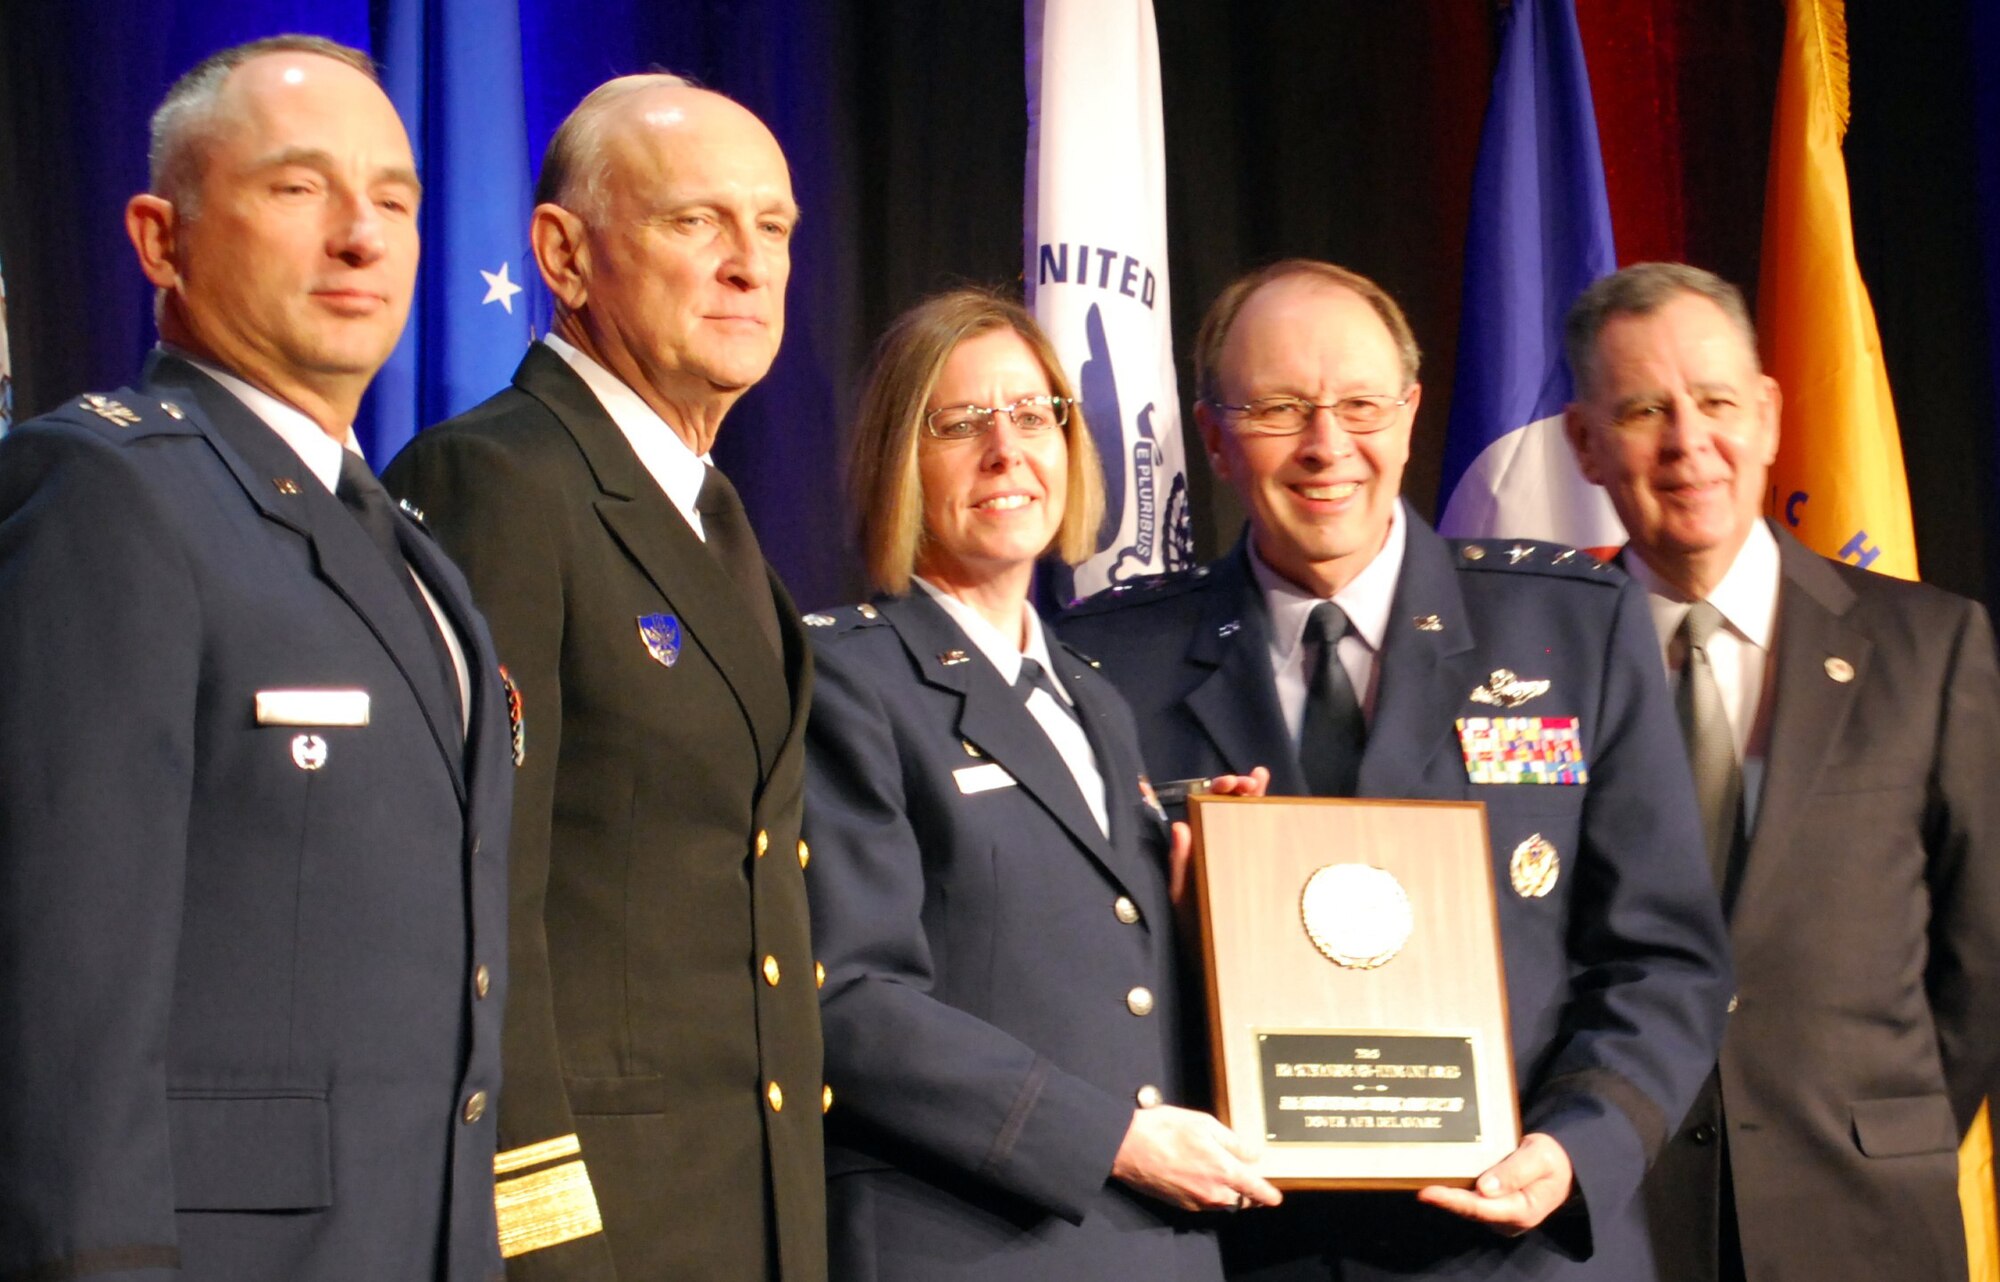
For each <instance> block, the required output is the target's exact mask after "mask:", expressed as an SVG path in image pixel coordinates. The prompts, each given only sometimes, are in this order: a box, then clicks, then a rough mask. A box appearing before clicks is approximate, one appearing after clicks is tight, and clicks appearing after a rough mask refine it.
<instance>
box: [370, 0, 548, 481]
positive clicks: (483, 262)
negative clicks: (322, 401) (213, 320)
mask: <svg viewBox="0 0 2000 1282" xmlns="http://www.w3.org/2000/svg"><path fill="white" fill-rule="evenodd" d="M377 12H378V13H379V14H380V15H381V23H380V25H379V26H378V27H377V28H376V39H375V54H376V60H377V61H378V62H380V63H381V64H382V71H383V87H384V88H386V89H387V90H388V91H389V98H390V100H391V101H393V102H394V103H395V104H396V110H397V111H398V112H400V113H401V114H402V117H403V123H404V124H405V125H406V126H407V127H408V129H409V131H410V145H411V146H412V147H413V148H414V149H415V150H416V156H417V170H418V172H419V173H420V174H422V175H423V180H424V200H423V208H422V213H421V222H420V224H419V225H420V228H421V230H422V234H423V265H422V267H421V268H420V269H419V271H418V274H417V296H416V301H415V303H414V305H413V306H412V307H411V309H410V324H409V327H408V328H407V329H406V330H404V332H403V340H402V342H401V343H399V344H398V345H397V347H396V351H395V354H394V355H393V356H391V357H390V358H389V363H388V364H387V365H385V366H384V367H383V369H382V372H381V373H380V374H379V375H377V376H376V379H375V386H374V391H373V392H372V393H371V394H370V396H369V398H368V403H367V404H365V405H364V406H363V408H362V415H361V421H360V422H359V423H357V424H356V425H355V431H356V434H357V435H358V436H359V437H360V438H361V446H362V449H363V450H364V451H366V453H367V455H368V459H369V461H370V462H372V463H373V464H375V465H376V466H377V467H380V466H382V465H383V464H385V463H387V462H388V461H389V460H390V459H391V458H394V457H395V454H396V451H397V450H399V449H401V448H402V447H403V444H404V442H406V441H408V440H409V439H410V438H411V437H412V436H414V435H416V433H417V431H418V430H419V429H420V428H424V427H428V426H430V425H431V424H433V423H436V422H439V421H440V420H443V419H446V418H449V417H451V416H452V415H454V414H457V413H460V412H462V411H464V410H467V409H470V408H471V407H472V406H474V405H477V404H478V403H479V402H480V401H483V400H485V399H486V398H487V397H489V396H491V395H492V394H493V393H495V392H497V391H499V390H500V389H501V388H503V387H505V386H506V385H507V381H508V379H509V378H510V377H511V376H512V375H513V373H514V366H515V365H516V364H518V363H519V362H520V359H521V355H522V353H523V352H524V351H526V350H527V346H528V343H529V342H530V340H531V339H532V337H533V330H532V328H531V326H532V318H531V316H530V308H529V300H530V298H532V297H535V296H536V292H535V291H537V290H539V288H540V282H539V279H538V278H537V277H536V276H535V264H534V257H533V255H531V254H530V253H529V252H528V214H529V211H530V210H532V209H533V207H534V205H533V191H532V187H531V185H530V181H529V169H530V164H529V155H528V136H527V135H528V129H527V113H526V109H525V107H524V105H523V102H522V83H521V22H520V12H519V9H518V8H517V5H516V0H387V3H386V4H384V5H383V6H382V7H381V8H380V9H378V10H377ZM531 284H532V285H534V287H535V289H534V290H530V289H529V286H530V285H531Z"/></svg>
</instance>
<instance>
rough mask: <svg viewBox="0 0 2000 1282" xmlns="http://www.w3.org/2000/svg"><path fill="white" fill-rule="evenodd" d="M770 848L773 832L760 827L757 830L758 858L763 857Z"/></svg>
mask: <svg viewBox="0 0 2000 1282" xmlns="http://www.w3.org/2000/svg"><path fill="white" fill-rule="evenodd" d="M770 848H771V834H770V833H768V832H766V831H764V830H763V829H762V828H759V829H758V830H757V858H759V859H762V858H763V857H764V852H765V851H767V850H769V849H770Z"/></svg>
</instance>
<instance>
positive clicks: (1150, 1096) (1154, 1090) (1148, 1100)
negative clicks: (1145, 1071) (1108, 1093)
mask: <svg viewBox="0 0 2000 1282" xmlns="http://www.w3.org/2000/svg"><path fill="white" fill-rule="evenodd" d="M1133 1098H1134V1099H1136V1100H1138V1101H1139V1107H1140V1108H1158V1107H1159V1106H1160V1088H1159V1087H1157V1086H1155V1085H1153V1084H1152V1083H1151V1082H1148V1083H1147V1084H1146V1085H1144V1086H1141V1087H1140V1088H1139V1091H1138V1094H1136V1095H1135V1096H1133Z"/></svg>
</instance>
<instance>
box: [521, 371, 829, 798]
mask: <svg viewBox="0 0 2000 1282" xmlns="http://www.w3.org/2000/svg"><path fill="white" fill-rule="evenodd" d="M514 385H515V386H516V387H518V388H520V389H521V390H522V391H524V392H526V393H528V394H529V395H530V396H533V397H535V398H536V399H537V400H539V401H541V402H542V403H543V404H544V405H547V406H548V407H549V409H550V410H551V411H553V412H554V414H555V415H556V417H557V418H558V419H559V420H561V422H562V424H563V426H564V427H565V428H567V429H568V431H569V433H570V435H571V436H572V437H573V438H575V440H576V443H577V448H578V449H580V450H582V452H583V455H584V458H585V460H586V461H587V462H588V463H589V464H590V468H591V471H592V473H593V474H595V476H596V478H597V485H598V488H599V489H600V490H601V491H602V492H603V493H602V497H600V498H599V499H598V500H597V505H596V506H597V514H598V517H599V519H600V520H602V521H603V522H604V526H605V528H606V529H607V530H608V531H609V532H610V534H611V536H612V537H613V538H615V539H616V540H617V541H618V542H619V543H620V544H621V545H622V546H623V547H624V549H625V552H626V555H628V556H630V557H631V558H632V560H633V562H634V563H635V564H636V565H638V567H639V569H640V570H641V571H642V572H644V573H645V575H646V577H647V578H649V579H651V580H652V582H653V585H654V586H655V587H656V588H658V589H659V592H660V595H661V596H663V597H665V598H666V599H667V602H668V604H670V605H671V606H672V607H673V609H674V612H675V614H676V615H677V617H678V618H679V620H680V623H681V626H682V628H683V629H684V630H685V632H686V634H687V635H688V636H689V637H691V638H692V639H693V640H694V642H695V643H696V644H698V645H700V646H701V648H702V650H703V652H704V653H706V654H707V656H708V658H709V660H710V662H712V663H713V664H714V665H715V667H716V670H717V671H719V672H720V673H721V674H722V678H723V680H724V681H726V682H728V683H729V686H730V688H731V689H732V690H733V691H734V692H735V694H736V699H737V702H738V703H739V704H740V705H741V707H742V709H743V715H744V717H745V719H746V720H747V721H748V722H749V724H750V729H751V733H752V736H753V738H754V739H755V740H756V743H757V756H758V759H759V761H761V762H762V764H763V768H764V770H765V771H766V772H767V773H768V772H769V771H770V769H771V767H772V765H773V764H774V763H775V762H776V760H777V756H778V751H779V749H780V748H781V747H782V745H783V744H784V742H785V741H786V739H787V738H788V737H789V734H790V730H791V725H792V720H793V715H792V714H793V707H792V698H791V691H790V690H789V689H788V688H787V684H786V674H785V666H786V665H785V664H784V663H783V662H782V661H781V660H779V659H778V657H777V656H775V655H773V654H772V653H771V646H770V643H769V642H768V641H767V640H766V639H765V637H764V634H763V631H762V630H761V629H760V628H759V627H758V626H757V620H756V618H755V617H754V616H753V615H752V614H751V613H750V611H749V608H748V606H747V604H746V603H745V602H744V601H743V596H742V593H743V589H742V588H741V587H739V586H738V585H737V584H736V582H735V581H734V580H733V579H731V578H730V577H729V575H728V574H727V573H726V572H725V571H724V570H723V568H722V566H721V564H720V563H719V562H718V561H717V560H716V559H715V557H714V555H713V554H712V553H710V552H709V550H708V548H707V547H706V546H705V545H704V544H703V543H702V541H701V539H700V538H699V537H697V536H696V534H695V532H694V530H693V529H691V528H690V527H689V526H688V523H687V519H686V518H685V517H683V516H682V515H681V513H680V509H678V508H676V507H675V506H674V504H673V501H672V500H671V499H669V498H668V497H667V496H666V494H665V492H663V491H662V490H661V489H660V487H659V485H658V483H657V482H655V481H654V480H653V478H652V476H651V474H650V473H648V472H647V471H646V469H645V465H644V464H642V463H640V462H639V457H638V455H636V454H634V453H633V452H632V446H631V443H630V442H628V441H627V440H626V439H625V435H624V433H622V432H620V431H619V430H618V425H617V424H616V423H613V422H612V421H611V416H610V415H608V414H606V413H605V411H604V407H603V406H602V405H601V404H599V403H598V400H597V397H596V396H595V395H593V394H592V393H591V391H590V388H589V387H588V386H587V385H586V384H585V383H584V381H583V380H582V379H581V378H579V377H577V375H576V372H575V371H574V370H572V369H570V367H569V365H568V364H567V363H566V362H565V361H564V360H563V358H562V357H560V356H558V355H556V353H555V352H553V351H551V350H550V349H549V348H548V347H546V346H545V345H543V344H540V343H537V344H536V345H535V346H533V347H531V348H530V349H529V350H528V354H527V356H525V357H523V358H522V360H521V365H520V368H519V369H517V370H516V371H515V372H514ZM788 604H789V603H787V606H788ZM787 617H790V616H788V615H781V618H787ZM633 619H634V624H633V626H634V628H635V629H636V628H637V626H638V625H637V619H638V615H637V613H636V612H635V613H634V615H633ZM635 636H636V632H635ZM634 644H637V641H636V640H635V641H634Z"/></svg>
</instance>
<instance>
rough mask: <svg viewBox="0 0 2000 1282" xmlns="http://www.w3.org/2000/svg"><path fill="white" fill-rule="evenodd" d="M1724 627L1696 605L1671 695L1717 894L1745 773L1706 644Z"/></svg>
mask: <svg viewBox="0 0 2000 1282" xmlns="http://www.w3.org/2000/svg"><path fill="white" fill-rule="evenodd" d="M1721 626H1722V612H1721V611H1719V610H1717V609H1716V608H1715V607H1714V606H1712V605H1710V604H1709V603H1708V602H1706V601H1697V602H1695V603H1694V604H1693V605H1692V606H1690V607H1689V608H1688V612H1687V617H1686V618H1685V619H1683V620H1681V628H1680V642H1681V646H1682V648H1683V649H1684V650H1685V652H1686V655H1687V658H1686V660H1685V662H1684V663H1683V665H1682V667H1681V682H1680V687H1679V689H1677V690H1676V691H1675V692H1674V703H1675V709H1676V711H1678V712H1679V713H1680V718H1681V732H1682V733H1683V734H1685V735H1686V736H1687V749H1688V764H1689V765H1690V766H1691V767H1693V769H1694V793H1695V799H1696V800H1697V801H1698V802H1699V803H1700V805H1701V822H1702V829H1703V832H1704V834H1705V835H1706V836H1707V838H1708V862H1709V867H1710V868H1711V869H1712V870H1713V872H1714V873H1715V884H1716V888H1717V889H1719V890H1723V891H1725V892H1726V891H1727V889H1728V886H1729V865H1730V861H1731V859H1732V858H1733V856H1734V854H1735V850H1736V846H1737V839H1738V837H1739V836H1740V835H1741V833H1742V818H1743V768H1742V766H1741V765H1739V764H1738V763H1737V760H1736V736H1735V734H1734V732H1732V731H1731V729H1730V727H1729V713H1728V711H1727V710H1726V709H1725V708H1724V707H1723V705H1722V689H1721V687H1720V686H1718V685H1717V684H1716V681H1715V665H1714V664H1712V663H1711V662H1709V657H1708V643H1709V640H1710V638H1712V637H1714V636H1715V633H1716V630H1717V629H1718V628H1720V627H1721Z"/></svg>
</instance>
